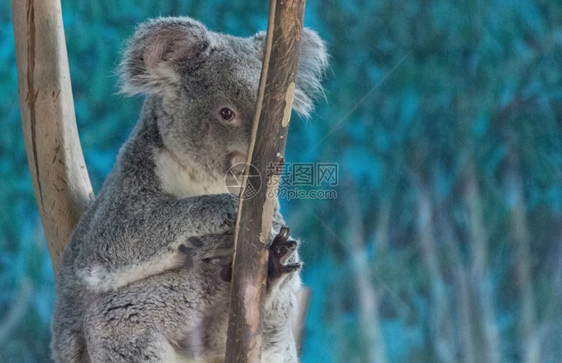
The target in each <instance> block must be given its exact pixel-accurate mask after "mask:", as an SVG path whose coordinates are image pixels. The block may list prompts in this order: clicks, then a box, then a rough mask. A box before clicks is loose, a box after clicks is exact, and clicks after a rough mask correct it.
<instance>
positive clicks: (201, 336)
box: [51, 17, 326, 362]
mask: <svg viewBox="0 0 562 363" xmlns="http://www.w3.org/2000/svg"><path fill="white" fill-rule="evenodd" d="M262 54H263V33H259V34H257V35H256V36H254V37H250V38H237V37H233V36H229V35H224V34H218V33H214V32H211V31H208V30H207V29H206V28H205V27H204V26H203V25H202V24H201V23H199V22H197V21H194V20H192V19H190V18H186V17H181V18H160V19H156V20H152V21H149V22H148V23H146V24H143V25H141V26H139V28H138V30H137V31H136V34H135V36H134V37H133V38H132V40H131V41H130V42H129V44H128V48H127V50H126V52H125V55H124V59H123V62H122V65H121V70H122V78H123V81H124V86H123V90H124V91H125V92H127V93H129V94H144V95H146V96H147V97H146V100H145V103H144V106H143V110H142V113H141V117H140V121H139V122H138V124H137V126H136V128H135V129H134V131H133V133H132V135H131V137H130V138H129V140H128V141H127V143H126V144H125V145H124V146H123V147H122V149H121V151H120V153H119V157H118V161H117V163H116V165H115V168H114V169H113V171H112V172H111V174H110V175H109V177H108V178H107V180H106V182H105V184H104V186H103V188H102V191H101V192H100V194H99V196H98V198H97V199H96V201H95V202H94V203H93V204H92V205H91V206H89V208H88V209H87V211H86V212H85V213H84V216H83V217H82V219H81V220H80V222H79V223H78V225H77V227H76V229H75V231H74V233H73V235H72V237H71V240H70V242H69V244H68V246H67V247H66V249H65V251H64V253H63V256H62V260H61V264H60V268H59V270H58V274H57V292H58V300H57V303H56V307H55V313H54V317H53V340H52V343H51V347H52V352H53V358H54V359H55V361H57V362H88V361H92V362H109V361H128V362H140V361H143V362H144V361H146V362H154V361H162V362H173V361H177V360H180V361H197V362H199V361H205V362H207V361H215V360H216V361H221V360H222V359H223V356H224V350H225V342H226V325H227V312H228V290H229V283H228V282H225V281H223V280H224V279H223V278H221V273H222V272H223V271H224V269H225V266H229V264H230V263H231V261H232V242H233V225H234V221H235V216H236V213H237V208H238V200H237V198H236V197H235V196H234V195H233V194H230V193H228V190H227V189H226V186H225V181H224V176H225V175H226V172H227V170H228V169H229V168H230V167H231V166H232V165H233V164H235V163H237V162H240V161H242V162H244V161H245V159H246V155H247V150H248V145H249V139H250V133H251V127H252V126H251V124H252V119H253V115H254V110H255V102H256V93H257V88H258V82H259V77H260V70H261V58H262ZM325 67H326V50H325V47H324V45H323V43H322V41H321V40H320V38H319V37H318V36H317V35H316V33H314V32H313V31H310V30H308V29H305V31H304V34H303V42H302V50H301V55H300V61H299V71H298V75H297V90H296V93H295V103H294V104H295V110H296V111H298V112H300V113H301V114H304V115H307V114H308V113H309V112H310V110H311V109H312V100H313V99H314V98H315V97H316V96H317V95H318V94H319V93H320V92H321V88H320V84H319V81H320V78H321V76H322V73H323V70H324V69H325ZM224 107H228V108H230V109H232V110H233V111H234V114H235V117H233V119H231V120H228V121H226V120H224V119H223V118H221V116H220V114H219V111H220V110H221V109H222V108H224ZM282 223H283V218H282V216H281V215H280V214H279V212H278V211H276V215H275V217H274V231H273V232H272V235H274V234H275V233H276V231H277V230H278V229H279V228H280V226H281V224H282ZM290 261H291V262H296V261H298V256H297V254H296V253H295V254H293V255H292V256H291V257H290ZM299 284H300V278H299V276H298V273H293V274H289V275H288V276H284V277H283V279H281V280H280V281H277V282H276V284H275V285H274V286H273V287H272V288H271V289H269V291H268V296H267V299H266V307H265V320H264V334H263V337H264V342H263V349H264V351H263V360H264V361H284V362H295V361H297V355H296V350H295V344H294V340H293V337H292V333H291V323H292V319H293V316H294V313H295V308H296V301H295V291H296V290H297V289H298V288H299Z"/></svg>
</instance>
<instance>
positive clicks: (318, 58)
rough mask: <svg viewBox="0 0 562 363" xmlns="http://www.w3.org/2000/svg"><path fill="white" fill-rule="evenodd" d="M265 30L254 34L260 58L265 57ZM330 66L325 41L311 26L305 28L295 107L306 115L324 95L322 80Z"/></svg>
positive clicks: (307, 115) (308, 114)
mask: <svg viewBox="0 0 562 363" xmlns="http://www.w3.org/2000/svg"><path fill="white" fill-rule="evenodd" d="M264 45H265V32H259V33H257V34H256V35H254V46H255V48H256V52H257V54H258V57H259V58H260V59H263V51H264V49H263V48H264ZM327 66H328V52H327V50H326V45H325V44H324V41H322V39H320V37H319V36H318V34H317V33H316V32H315V31H314V30H311V29H309V28H304V29H303V34H302V39H301V51H300V55H299V66H298V70H297V81H296V87H295V98H294V101H293V109H294V110H295V111H297V112H298V113H299V114H300V115H302V116H304V117H309V116H310V112H312V110H313V109H314V101H315V100H316V99H317V98H318V97H319V96H322V95H324V90H323V89H322V85H321V84H320V81H321V80H322V78H323V77H324V73H325V71H326V67H327Z"/></svg>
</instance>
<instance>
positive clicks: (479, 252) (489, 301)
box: [462, 161, 502, 363]
mask: <svg viewBox="0 0 562 363" xmlns="http://www.w3.org/2000/svg"><path fill="white" fill-rule="evenodd" d="M462 193H463V199H464V203H465V205H466V209H467V218H468V227H469V228H468V233H469V237H470V251H471V275H472V276H471V277H472V282H473V284H472V286H474V289H475V297H476V301H477V304H478V310H479V312H480V316H481V317H482V329H483V330H484V342H483V343H484V346H485V354H486V361H487V362H490V363H499V362H501V361H502V356H501V346H500V332H499V327H498V323H497V321H496V312H495V308H494V299H493V294H492V286H491V281H490V276H489V269H488V251H487V249H488V237H487V236H486V230H485V228H484V218H483V216H482V206H481V195H480V191H479V188H478V183H477V181H476V177H475V167H474V163H473V162H472V161H469V164H468V167H467V170H466V173H465V174H464V186H463V191H462Z"/></svg>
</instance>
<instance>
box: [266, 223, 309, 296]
mask: <svg viewBox="0 0 562 363" xmlns="http://www.w3.org/2000/svg"><path fill="white" fill-rule="evenodd" d="M297 247H298V243H297V241H294V240H290V239H289V227H287V226H283V227H281V230H280V231H279V233H278V234H277V236H275V238H274V239H273V242H271V245H270V246H269V262H268V274H267V286H268V287H269V286H271V284H272V283H274V282H275V281H277V280H278V279H280V278H282V277H283V276H285V275H288V274H292V273H294V272H296V271H298V270H300V268H301V267H302V264H301V263H300V262H294V263H288V262H289V260H290V259H291V257H293V255H294V253H295V251H296V250H297Z"/></svg>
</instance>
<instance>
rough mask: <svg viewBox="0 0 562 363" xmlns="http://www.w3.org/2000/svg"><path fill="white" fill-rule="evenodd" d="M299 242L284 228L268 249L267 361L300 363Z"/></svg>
mask: <svg viewBox="0 0 562 363" xmlns="http://www.w3.org/2000/svg"><path fill="white" fill-rule="evenodd" d="M297 247H298V242H297V241H295V240H293V239H291V238H290V236H289V229H288V228H287V227H282V228H281V229H280V231H279V233H278V234H277V236H275V238H274V239H273V242H272V243H271V246H270V250H269V266H268V281H267V285H268V292H267V297H266V302H265V316H264V334H263V336H264V346H263V356H262V358H263V361H264V362H268V363H269V362H285V363H293V362H295V363H296V362H298V356H297V350H296V344H295V339H294V337H293V331H292V326H293V320H294V319H295V316H296V313H297V299H296V292H297V291H298V289H299V288H300V286H301V281H300V277H299V274H298V271H299V270H300V268H301V266H302V265H301V263H300V262H299V258H298V254H297Z"/></svg>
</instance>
